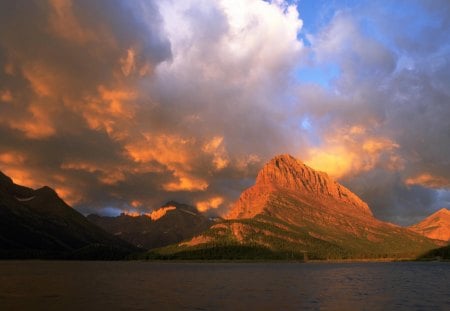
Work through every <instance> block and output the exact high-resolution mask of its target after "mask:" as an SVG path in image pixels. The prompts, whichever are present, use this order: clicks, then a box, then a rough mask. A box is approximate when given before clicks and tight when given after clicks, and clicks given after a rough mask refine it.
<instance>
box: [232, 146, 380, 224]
mask: <svg viewBox="0 0 450 311" xmlns="http://www.w3.org/2000/svg"><path fill="white" fill-rule="evenodd" d="M274 191H275V192H277V191H278V192H279V191H281V192H286V191H287V192H291V193H295V194H296V195H300V196H304V197H308V198H313V199H317V200H322V201H323V200H328V201H329V200H331V201H337V202H339V203H342V204H345V205H348V206H352V207H353V208H354V209H355V210H356V211H360V212H362V213H364V214H366V215H370V216H372V212H371V211H370V209H369V207H368V205H367V204H366V203H365V202H364V201H362V200H361V199H360V198H359V197H358V196H356V195H355V194H354V193H352V192H351V191H350V190H348V189H347V188H345V187H344V186H342V185H340V184H339V183H338V182H336V181H335V180H334V179H332V178H331V177H329V176H328V175H327V174H326V173H323V172H319V171H316V170H314V169H312V168H310V167H309V166H307V165H305V164H304V163H302V162H301V161H299V160H297V159H296V158H294V157H293V156H291V155H288V154H283V155H278V156H276V157H274V158H273V159H272V160H270V161H269V162H268V163H266V164H265V165H264V167H263V168H262V169H261V171H260V172H259V173H258V176H257V177H256V183H255V185H254V186H253V187H251V188H249V189H247V190H246V191H245V192H244V193H243V194H242V195H241V197H240V199H239V201H238V202H237V203H236V204H235V206H234V207H233V209H232V211H231V212H230V214H229V215H228V218H232V217H242V215H246V216H247V217H250V216H253V215H254V214H255V213H259V212H260V211H257V209H258V207H257V206H262V205H263V203H264V201H265V200H266V199H267V198H268V195H269V193H271V192H274ZM255 208H256V210H255ZM240 209H244V210H245V212H243V211H240Z"/></svg>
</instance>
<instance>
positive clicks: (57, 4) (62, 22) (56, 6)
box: [49, 0, 95, 44]
mask: <svg viewBox="0 0 450 311" xmlns="http://www.w3.org/2000/svg"><path fill="white" fill-rule="evenodd" d="M49 4H50V6H51V8H52V13H51V14H50V19H49V28H50V30H51V31H52V32H53V33H54V34H56V35H57V36H59V37H61V38H64V39H66V40H67V41H71V42H76V43H79V44H84V43H86V42H88V41H90V40H92V39H94V38H95V36H94V33H93V32H92V31H90V30H89V29H85V28H83V27H82V26H81V25H80V23H79V21H78V20H77V18H76V17H75V14H74V13H73V10H72V1H71V0H49Z"/></svg>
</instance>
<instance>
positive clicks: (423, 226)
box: [409, 208, 450, 242]
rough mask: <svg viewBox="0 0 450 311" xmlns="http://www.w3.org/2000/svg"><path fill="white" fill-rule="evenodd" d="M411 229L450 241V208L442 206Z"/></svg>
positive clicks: (433, 237) (427, 235)
mask: <svg viewBox="0 0 450 311" xmlns="http://www.w3.org/2000/svg"><path fill="white" fill-rule="evenodd" d="M409 229H411V230H413V231H415V232H417V233H419V234H422V235H424V236H426V237H428V238H430V239H436V240H442V241H449V242H450V210H448V209H446V208H442V209H440V210H439V211H437V212H435V213H434V214H432V215H430V216H428V217H427V218H425V219H424V220H422V221H421V222H419V223H417V224H415V225H413V226H410V227H409Z"/></svg>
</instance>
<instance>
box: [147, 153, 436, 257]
mask: <svg viewBox="0 0 450 311" xmlns="http://www.w3.org/2000/svg"><path fill="white" fill-rule="evenodd" d="M252 248H253V249H255V250H256V253H257V254H266V255H267V254H270V256H271V257H274V258H303V257H304V256H307V257H308V258H316V259H326V258H333V259H339V258H379V257H396V258H404V257H408V258H412V257H415V256H418V255H419V254H422V253H424V252H426V251H428V250H430V249H433V248H436V244H434V243H433V242H432V241H431V240H429V239H427V238H425V237H423V236H420V235H418V234H416V233H414V232H411V231H410V230H408V229H405V228H401V227H399V226H395V225H393V224H389V223H385V222H382V221H379V220H377V219H375V218H374V217H373V215H372V212H371V211H370V209H369V207H368V206H367V204H366V203H365V202H363V201H362V200H361V199H360V198H359V197H357V196H356V195H355V194H353V193H352V192H351V191H350V190H348V189H347V188H345V187H344V186H342V185H340V184H338V183H337V182H336V181H334V180H333V179H332V178H330V177H329V176H328V175H327V174H325V173H322V172H317V171H314V170H313V169H311V168H309V167H308V166H306V165H304V164H303V163H301V162H300V161H298V160H296V159H295V158H293V157H292V156H289V155H281V156H277V157H275V158H274V159H272V160H271V161H269V162H268V163H267V164H266V165H265V166H264V167H263V169H262V170H261V171H260V172H259V174H258V176H257V178H256V183H255V185H254V186H252V187H250V188H249V189H247V190H245V191H244V192H243V193H242V195H241V197H240V198H239V200H238V201H237V202H236V203H235V205H234V206H233V207H232V208H231V210H230V213H229V214H228V215H227V220H225V221H224V222H222V223H219V224H216V225H214V226H212V227H211V228H210V230H208V231H207V232H205V233H203V234H202V235H199V236H196V237H194V238H193V239H191V240H190V241H186V242H184V243H180V244H178V245H176V246H170V247H167V248H163V249H161V250H158V251H156V252H155V254H156V255H155V254H153V255H155V256H156V257H157V256H158V255H160V256H168V257H175V258H176V257H183V256H184V257H194V258H195V257H196V256H197V257H206V258H211V257H212V258H230V257H231V258H252V256H253V254H252V251H251V249H252ZM192 254H194V255H192ZM266 255H264V256H266ZM256 256H259V255H256Z"/></svg>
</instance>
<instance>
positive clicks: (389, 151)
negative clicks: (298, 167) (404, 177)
mask: <svg viewBox="0 0 450 311" xmlns="http://www.w3.org/2000/svg"><path fill="white" fill-rule="evenodd" d="M397 148H399V145H398V144H396V143H394V142H393V141H392V140H390V139H387V138H385V137H375V136H370V135H369V134H367V130H366V129H365V128H364V127H362V126H353V127H350V128H344V129H341V130H339V131H336V132H334V133H333V134H332V135H331V136H329V137H327V139H326V140H325V144H324V146H322V147H320V148H311V149H310V150H308V152H307V155H306V159H305V160H304V162H305V163H306V164H307V165H309V166H311V167H313V168H314V169H317V170H320V171H324V172H327V173H328V174H330V175H331V176H333V177H335V178H340V177H343V176H346V175H351V174H353V175H354V174H357V173H359V172H364V171H369V170H371V169H373V168H374V167H375V166H377V165H379V166H382V167H384V168H386V169H388V170H393V171H394V170H400V169H402V168H403V162H404V161H403V159H402V158H401V157H400V155H398V154H396V149H397ZM382 156H383V162H382V161H381V157H382Z"/></svg>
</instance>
